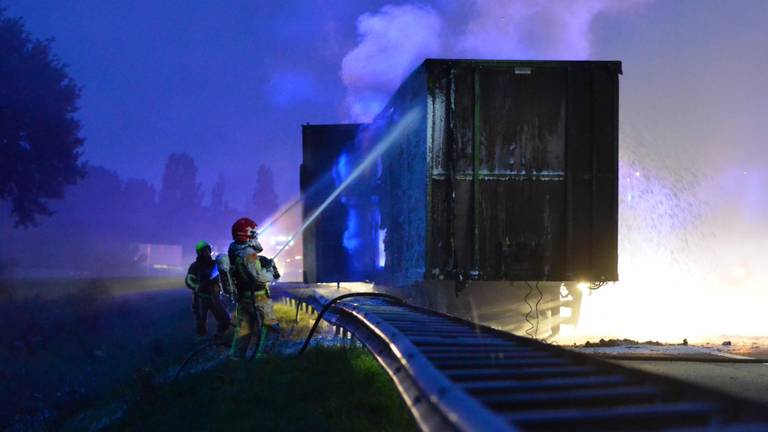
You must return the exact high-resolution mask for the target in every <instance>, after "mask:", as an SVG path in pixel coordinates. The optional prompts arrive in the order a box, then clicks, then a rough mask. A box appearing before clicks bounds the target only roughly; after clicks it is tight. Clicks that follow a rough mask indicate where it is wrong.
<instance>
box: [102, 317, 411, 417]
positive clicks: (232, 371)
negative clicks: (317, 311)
mask: <svg viewBox="0 0 768 432" xmlns="http://www.w3.org/2000/svg"><path fill="white" fill-rule="evenodd" d="M275 310H276V313H277V315H278V318H279V319H280V321H281V325H282V327H283V333H284V334H283V336H284V337H287V338H289V339H292V340H293V341H295V342H298V341H299V340H300V339H302V338H303V336H304V335H306V334H307V331H308V330H309V326H310V325H311V321H310V320H309V319H307V317H303V319H302V320H301V321H300V322H299V323H298V325H296V326H294V325H293V324H292V319H293V310H292V309H291V308H289V307H288V306H284V305H279V304H276V305H275ZM291 328H292V329H291ZM284 342H290V341H284ZM415 429H416V425H415V423H414V421H413V419H412V418H411V417H410V414H409V413H408V410H407V408H406V407H405V405H404V403H403V402H402V400H401V399H400V396H399V394H398V393H397V390H396V389H395V387H394V385H393V384H392V382H391V381H390V380H389V377H388V376H387V375H386V373H385V372H384V370H383V369H382V368H381V367H380V366H379V364H378V363H377V362H376V360H375V359H374V358H373V357H372V356H371V355H370V354H368V353H367V352H366V351H365V350H363V349H360V348H350V347H315V348H313V349H311V350H309V351H308V352H306V353H305V354H304V355H303V356H302V357H299V358H293V357H277V356H272V357H268V358H266V359H263V360H260V361H253V362H226V363H224V364H222V365H220V366H217V367H215V368H213V369H210V370H207V371H204V372H201V373H198V374H194V375H187V376H184V377H183V378H181V379H180V380H179V381H177V382H173V383H170V384H168V385H166V386H163V387H162V388H159V389H157V391H156V392H154V393H152V394H149V395H145V396H144V397H143V398H142V399H141V400H140V401H138V402H137V403H135V404H134V405H133V406H132V407H131V408H129V409H128V412H127V413H126V414H125V416H124V417H123V418H122V419H121V420H120V421H118V422H117V423H116V424H114V425H113V426H112V428H111V429H110V430H226V431H228V432H229V431H240V430H288V431H290V430H295V431H305V430H313V431H322V430H334V431H345V430H349V431H352V430H355V431H359V430H377V431H380V430H391V431H404V430H415Z"/></svg>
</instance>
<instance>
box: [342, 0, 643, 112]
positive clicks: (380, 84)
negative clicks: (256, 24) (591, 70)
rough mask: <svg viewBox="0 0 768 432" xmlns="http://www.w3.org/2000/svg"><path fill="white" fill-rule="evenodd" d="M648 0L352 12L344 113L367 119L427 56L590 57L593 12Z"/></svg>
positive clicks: (522, 1) (475, 0) (475, 2)
mask: <svg viewBox="0 0 768 432" xmlns="http://www.w3.org/2000/svg"><path fill="white" fill-rule="evenodd" d="M647 1H648V0H472V1H471V5H470V8H469V11H470V12H469V14H465V13H464V12H465V11H461V12H459V13H453V14H440V13H439V12H438V11H437V10H436V9H434V8H432V7H430V6H427V5H422V4H404V5H398V6H392V5H388V6H384V7H383V8H381V9H380V10H379V11H378V12H375V13H366V14H363V15H361V16H360V17H359V18H358V20H357V32H358V35H359V38H360V42H359V43H358V45H357V46H356V47H355V48H354V49H353V50H352V51H350V52H349V53H348V54H347V55H346V56H345V57H344V60H343V61H342V67H341V76H342V79H343V81H344V84H345V85H346V86H347V104H348V108H349V112H350V116H351V117H352V119H353V120H356V121H369V120H370V119H371V118H372V117H373V116H374V115H375V114H376V113H377V112H378V111H379V110H380V109H381V108H382V107H383V106H384V104H385V103H386V101H387V99H388V98H389V97H390V95H391V94H392V92H393V91H394V90H395V89H396V88H397V86H398V85H399V84H400V83H401V82H402V80H403V79H404V78H405V77H406V76H407V75H408V74H409V73H410V72H411V71H412V70H413V69H414V68H415V67H416V66H417V65H419V64H420V63H421V62H422V61H423V60H424V59H425V58H427V57H442V58H487V59H488V58H489V59H502V58H505V59H523V60H529V59H572V60H578V59H587V58H590V56H591V55H592V49H591V48H592V45H591V30H592V25H593V22H594V19H595V17H596V16H597V15H599V14H601V13H615V12H621V11H624V10H627V9H629V8H631V7H634V6H636V5H638V4H641V3H644V2H647ZM448 29H451V30H453V29H455V31H449V30H448Z"/></svg>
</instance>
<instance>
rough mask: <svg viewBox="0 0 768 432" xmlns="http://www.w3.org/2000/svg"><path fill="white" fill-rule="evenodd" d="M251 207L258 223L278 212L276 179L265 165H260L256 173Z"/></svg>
mask: <svg viewBox="0 0 768 432" xmlns="http://www.w3.org/2000/svg"><path fill="white" fill-rule="evenodd" d="M251 206H252V209H253V210H252V211H253V216H254V217H255V218H256V220H257V221H258V222H263V221H264V220H266V219H267V218H268V217H269V216H270V215H271V214H272V213H274V212H275V211H276V210H277V193H276V192H275V178H274V176H273V175H272V170H271V169H270V168H269V167H267V166H265V165H259V169H258V171H257V172H256V188H255V189H254V191H253V196H252V197H251Z"/></svg>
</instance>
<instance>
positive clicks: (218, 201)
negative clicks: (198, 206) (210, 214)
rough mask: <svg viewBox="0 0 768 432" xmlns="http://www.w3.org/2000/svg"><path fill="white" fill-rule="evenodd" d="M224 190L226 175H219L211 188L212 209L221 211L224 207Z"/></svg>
mask: <svg viewBox="0 0 768 432" xmlns="http://www.w3.org/2000/svg"><path fill="white" fill-rule="evenodd" d="M224 190H225V185H224V177H223V176H219V178H218V179H217V180H216V183H215V184H214V185H213V189H211V210H213V211H221V210H222V209H223V208H224V206H225V204H224Z"/></svg>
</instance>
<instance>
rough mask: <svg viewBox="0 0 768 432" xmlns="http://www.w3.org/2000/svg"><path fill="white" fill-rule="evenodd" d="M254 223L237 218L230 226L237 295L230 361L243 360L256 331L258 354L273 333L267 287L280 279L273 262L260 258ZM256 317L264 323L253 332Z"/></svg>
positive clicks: (230, 253) (275, 324)
mask: <svg viewBox="0 0 768 432" xmlns="http://www.w3.org/2000/svg"><path fill="white" fill-rule="evenodd" d="M256 227H257V225H256V222H254V221H253V220H251V219H249V218H240V219H238V220H237V221H235V223H234V224H233V225H232V239H233V240H234V241H233V242H232V243H231V244H230V245H229V251H228V255H229V263H230V272H231V274H232V279H233V281H234V283H235V288H236V294H237V312H236V314H237V320H236V323H235V334H234V337H233V341H232V350H231V351H230V356H231V357H232V358H242V357H244V355H245V352H246V350H247V349H248V342H249V341H250V340H251V339H252V337H251V336H256V335H253V333H254V332H255V331H260V334H259V336H260V337H259V338H258V340H259V346H258V347H257V348H256V349H257V350H258V351H257V352H260V351H261V347H263V346H264V342H265V340H266V338H267V336H268V333H269V332H270V331H272V332H276V330H277V319H276V318H275V314H274V312H273V311H272V301H271V300H270V298H269V283H270V282H272V281H273V280H276V279H278V278H280V273H278V271H277V267H276V266H275V264H274V262H273V261H272V260H270V259H268V258H266V257H259V254H260V253H261V252H262V251H263V250H264V248H262V247H261V244H260V243H259V239H258V231H257V230H256ZM259 316H260V317H261V318H262V319H263V325H262V327H261V329H260V330H259V329H256V328H255V327H256V325H257V322H258V321H257V319H258V318H259Z"/></svg>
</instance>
